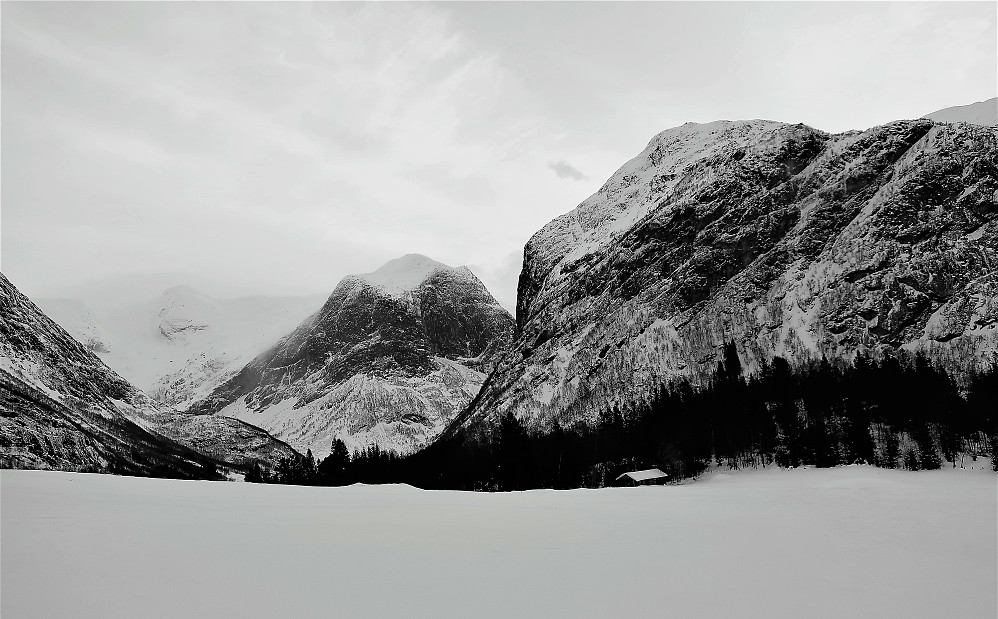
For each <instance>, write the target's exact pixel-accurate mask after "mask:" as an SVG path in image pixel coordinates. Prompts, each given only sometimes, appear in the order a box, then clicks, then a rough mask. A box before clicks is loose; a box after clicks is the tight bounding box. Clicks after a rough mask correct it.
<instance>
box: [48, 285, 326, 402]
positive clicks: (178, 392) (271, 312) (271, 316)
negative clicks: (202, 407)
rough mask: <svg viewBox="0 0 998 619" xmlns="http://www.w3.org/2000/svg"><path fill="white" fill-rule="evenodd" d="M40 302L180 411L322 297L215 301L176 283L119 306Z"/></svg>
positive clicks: (308, 311)
mask: <svg viewBox="0 0 998 619" xmlns="http://www.w3.org/2000/svg"><path fill="white" fill-rule="evenodd" d="M38 305H39V306H40V307H41V308H42V309H43V310H44V311H45V312H46V313H47V314H49V315H50V316H51V317H52V318H53V319H54V320H55V321H56V322H58V323H59V324H60V325H62V326H63V327H64V328H65V329H66V330H67V331H69V332H70V334H72V335H73V336H74V337H75V338H76V339H77V340H79V341H80V342H82V343H83V344H84V345H85V346H87V347H88V348H89V349H90V350H92V351H93V352H95V353H96V354H97V355H98V356H99V357H100V358H101V359H102V360H103V361H104V362H105V363H106V364H108V365H109V366H111V367H112V368H114V370H115V371H116V372H118V373H119V374H121V375H122V376H123V377H125V378H126V379H127V380H129V381H130V382H131V383H133V384H135V385H136V386H138V387H139V388H140V389H142V390H143V391H145V392H146V393H148V394H149V395H150V396H152V397H153V398H154V399H156V400H157V401H159V402H162V403H164V404H167V405H169V406H173V407H176V408H179V409H184V408H186V406H187V405H188V404H189V403H190V402H191V401H193V400H194V399H196V398H198V397H199V396H204V395H206V394H208V393H211V391H212V390H213V389H214V388H215V387H217V386H218V385H219V384H221V383H222V382H224V381H225V380H228V379H229V378H230V377H231V376H232V375H233V374H235V372H237V371H238V370H239V369H240V368H242V366H244V365H245V364H246V363H247V362H249V361H250V360H251V359H252V358H253V357H254V356H256V355H258V354H259V353H261V352H263V351H264V350H266V348H267V346H269V345H271V344H273V342H274V341H275V340H277V339H278V338H279V337H281V336H282V335H284V334H285V333H287V332H288V331H290V330H291V329H293V328H294V327H295V326H296V325H297V324H299V323H300V322H301V321H302V320H303V319H304V318H306V317H307V316H308V315H309V314H311V313H313V312H315V311H316V310H317V309H318V308H319V307H320V306H321V305H322V297H319V296H308V297H265V296H255V297H243V298H237V299H216V298H213V297H210V296H208V295H206V294H203V293H201V292H199V291H197V290H194V289H193V288H190V287H189V286H175V287H172V288H169V289H167V290H165V291H164V292H163V293H162V294H161V295H159V296H158V297H157V298H155V299H152V300H150V301H148V302H145V303H140V304H133V305H126V306H119V307H115V306H111V307H96V308H92V307H89V306H87V305H86V304H84V303H83V302H81V301H78V300H71V299H40V300H39V301H38Z"/></svg>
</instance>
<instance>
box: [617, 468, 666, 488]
mask: <svg viewBox="0 0 998 619" xmlns="http://www.w3.org/2000/svg"><path fill="white" fill-rule="evenodd" d="M667 479H669V476H668V475H667V474H666V473H663V472H662V471H660V470H659V469H645V470H643V471H631V472H630V473H624V474H623V475H620V476H619V477H617V479H615V480H614V482H613V485H614V486H660V485H662V484H664V483H665V482H666V480H667Z"/></svg>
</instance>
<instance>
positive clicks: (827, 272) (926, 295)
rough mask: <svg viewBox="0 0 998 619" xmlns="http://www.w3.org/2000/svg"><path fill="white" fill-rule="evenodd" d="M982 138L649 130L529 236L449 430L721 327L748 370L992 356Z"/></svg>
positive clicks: (734, 127) (990, 196)
mask: <svg viewBox="0 0 998 619" xmlns="http://www.w3.org/2000/svg"><path fill="white" fill-rule="evenodd" d="M996 139H998V130H996V129H994V128H987V127H981V126H975V125H970V124H934V123H933V122H932V121H930V120H915V121H899V122H894V123H890V124H888V125H885V126H882V127H876V128H873V129H870V130H868V131H863V132H849V133H844V134H839V135H829V134H825V133H823V132H821V131H817V130H815V129H812V128H810V127H807V126H804V125H787V124H781V123H775V122H768V121H745V122H727V121H723V122H714V123H709V124H692V123H691V124H686V125H683V126H681V127H677V128H674V129H670V130H667V131H665V132H663V133H661V134H659V135H658V136H656V137H655V138H654V139H652V140H651V142H650V143H649V144H648V147H647V148H646V149H645V150H644V151H643V152H642V153H641V154H640V155H638V156H637V157H636V158H634V159H633V160H631V161H630V162H628V163H626V164H625V165H624V166H623V167H622V168H621V169H620V170H618V171H617V172H616V173H615V174H614V175H613V176H612V177H611V178H610V179H609V180H608V181H607V183H606V184H605V185H604V186H603V187H602V188H601V189H600V190H599V192H598V193H596V194H595V195H593V196H592V197H590V198H589V199H587V200H586V201H585V202H583V203H582V204H581V205H579V207H578V208H576V209H575V210H573V211H571V212H570V213H567V214H566V215H563V216H561V217H559V218H557V219H555V220H554V221H552V222H550V223H549V224H548V225H546V226H544V228H542V229H541V230H540V231H539V232H537V233H536V234H535V235H534V236H533V238H531V240H530V241H529V243H528V244H527V246H526V248H525V256H524V263H523V270H522V273H521V275H520V282H519V291H518V300H517V332H516V337H515V341H514V343H513V346H512V348H511V352H510V353H509V354H508V355H507V356H505V357H504V358H503V359H502V360H501V361H500V363H499V366H498V368H497V370H496V372H495V373H494V374H493V375H492V376H491V377H490V380H489V381H488V383H486V385H485V386H484V387H483V389H482V392H481V394H480V395H479V397H478V398H476V400H475V401H474V403H473V404H472V405H471V407H469V410H468V411H466V412H465V413H464V414H462V415H461V416H460V417H459V419H458V420H456V422H455V424H453V425H452V428H451V430H453V431H457V430H458V429H461V428H465V427H468V426H474V425H475V424H478V423H481V422H482V421H483V420H484V419H494V418H495V416H496V415H498V414H502V413H504V412H506V411H512V412H513V413H514V414H516V415H517V416H518V417H520V418H523V419H525V420H526V421H527V424H528V426H534V427H539V428H542V427H547V426H549V425H550V424H551V423H552V421H553V420H554V419H559V420H560V421H561V422H562V423H563V424H565V423H568V424H570V423H572V422H573V421H574V420H576V419H580V418H591V417H594V416H597V415H599V414H600V413H601V412H603V411H605V410H606V409H607V408H608V407H610V406H612V405H614V404H618V405H619V404H624V403H626V402H628V401H639V400H642V399H645V398H647V397H648V395H649V394H650V392H652V391H653V390H655V389H657V388H658V387H659V385H661V384H663V383H665V382H668V381H670V380H673V379H675V378H677V377H688V378H690V379H692V380H693V381H694V382H695V381H698V380H702V379H703V378H704V376H705V375H706V374H707V373H708V372H710V371H711V370H712V369H713V368H714V367H715V364H716V362H717V361H718V359H719V357H720V354H721V347H722V345H723V343H724V342H725V340H729V341H734V342H736V344H737V347H738V351H739V356H740V357H741V359H742V361H743V363H744V364H745V365H746V366H747V367H748V369H749V371H751V370H752V369H753V368H755V367H757V366H758V363H759V361H760V360H762V359H771V358H772V357H774V356H776V355H782V356H785V357H788V358H790V359H791V360H793V361H797V362H800V361H802V360H805V359H807V358H812V357H818V356H820V355H826V356H829V357H842V358H850V357H852V356H854V355H855V353H856V352H857V351H859V350H868V351H871V352H872V353H873V354H875V355H876V354H880V353H882V352H884V350H885V349H897V348H905V349H908V350H924V351H926V352H927V353H928V354H929V355H930V356H931V357H932V358H933V359H934V360H935V361H936V362H938V363H941V364H943V365H945V366H946V367H947V368H949V369H950V370H952V371H955V372H956V373H958V374H959V373H962V372H967V371H970V370H972V369H975V368H980V367H982V366H983V365H986V364H989V363H992V362H993V361H994V360H995V359H996V348H998V273H996V269H998V204H996V202H998V178H996V176H998V171H996V170H998V150H996ZM451 430H449V431H448V433H449V432H450V431H451Z"/></svg>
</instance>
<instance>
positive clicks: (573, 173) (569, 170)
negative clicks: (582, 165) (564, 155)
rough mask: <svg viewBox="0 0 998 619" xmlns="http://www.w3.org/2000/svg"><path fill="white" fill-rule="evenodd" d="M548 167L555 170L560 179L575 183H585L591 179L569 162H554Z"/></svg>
mask: <svg viewBox="0 0 998 619" xmlns="http://www.w3.org/2000/svg"><path fill="white" fill-rule="evenodd" d="M548 167H549V168H551V169H552V170H554V173H555V174H557V175H558V178H570V179H572V180H574V181H584V180H588V178H589V177H588V176H586V175H585V174H583V173H582V172H580V171H579V170H577V169H576V168H575V167H574V166H572V164H570V163H568V162H567V161H552V162H551V163H549V164H548Z"/></svg>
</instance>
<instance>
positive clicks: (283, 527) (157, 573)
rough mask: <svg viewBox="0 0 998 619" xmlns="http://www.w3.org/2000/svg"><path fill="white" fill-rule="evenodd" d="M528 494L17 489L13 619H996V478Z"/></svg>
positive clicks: (6, 595) (721, 479)
mask: <svg viewBox="0 0 998 619" xmlns="http://www.w3.org/2000/svg"><path fill="white" fill-rule="evenodd" d="M975 465H979V466H981V469H980V470H960V469H956V470H952V469H950V470H942V471H932V472H919V473H911V472H903V471H890V470H883V469H875V468H871V467H866V466H848V467H840V468H833V469H797V470H790V471H787V470H760V471H751V472H736V473H731V474H728V473H719V474H713V475H707V476H705V477H704V481H703V482H701V483H693V484H687V485H680V486H661V487H645V488H633V489H604V490H573V491H549V490H541V491H532V492H521V493H505V494H503V493H500V494H488V493H463V492H424V491H420V490H417V489H415V488H412V487H409V486H399V485H393V486H350V487H345V488H304V487H292V486H260V485H255V484H226V483H221V482H218V483H212V482H179V481H168V480H153V479H140V478H126V477H112V476H102V475H84V474H72V473H52V472H29V471H4V472H3V473H2V475H0V483H2V497H3V527H4V538H3V566H2V570H3V571H2V580H3V610H4V615H5V616H7V615H8V614H9V615H10V616H11V617H15V616H16V617H58V616H69V615H73V616H81V617H135V616H143V617H157V616H162V617H177V616H200V617H279V616H320V615H321V616H364V617H372V616H373V617H398V616H439V617H517V616H528V617H555V616H565V617H609V616H623V617H662V616H674V617H763V616H764V617H794V618H797V617H941V616H955V617H994V616H996V611H998V608H996V593H998V585H996V583H998V562H996V547H998V533H996V532H998V513H996V510H995V478H994V475H993V473H990V472H988V469H989V468H990V467H989V466H988V463H987V462H985V461H980V462H978V463H975Z"/></svg>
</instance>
